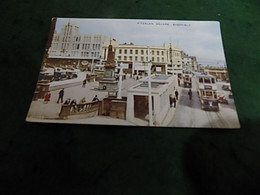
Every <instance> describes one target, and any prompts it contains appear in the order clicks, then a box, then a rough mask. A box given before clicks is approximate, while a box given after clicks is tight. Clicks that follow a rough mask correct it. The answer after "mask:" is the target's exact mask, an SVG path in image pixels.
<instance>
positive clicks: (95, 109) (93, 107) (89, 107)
mask: <svg viewBox="0 0 260 195" xmlns="http://www.w3.org/2000/svg"><path fill="white" fill-rule="evenodd" d="M100 105H101V101H95V102H89V103H85V104H75V105H67V104H63V105H62V106H61V110H60V113H59V117H60V118H67V117H68V116H70V115H77V114H89V117H91V116H92V117H93V116H96V115H98V113H99V109H100Z"/></svg>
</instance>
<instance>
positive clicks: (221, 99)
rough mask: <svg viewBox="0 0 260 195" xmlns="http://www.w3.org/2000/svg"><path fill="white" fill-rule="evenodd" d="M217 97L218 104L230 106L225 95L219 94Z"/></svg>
mask: <svg viewBox="0 0 260 195" xmlns="http://www.w3.org/2000/svg"><path fill="white" fill-rule="evenodd" d="M217 97H218V103H222V104H228V100H227V98H226V96H225V94H224V93H220V92H218V95H217Z"/></svg>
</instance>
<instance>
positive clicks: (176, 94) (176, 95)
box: [175, 89, 179, 100]
mask: <svg viewBox="0 0 260 195" xmlns="http://www.w3.org/2000/svg"><path fill="white" fill-rule="evenodd" d="M178 96H179V92H178V90H177V89H176V91H175V97H176V100H178Z"/></svg>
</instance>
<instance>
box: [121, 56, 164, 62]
mask: <svg viewBox="0 0 260 195" xmlns="http://www.w3.org/2000/svg"><path fill="white" fill-rule="evenodd" d="M118 60H119V61H120V60H124V61H133V60H134V61H141V62H144V61H148V57H143V56H141V57H140V56H118ZM151 60H152V61H153V62H165V61H164V57H162V58H160V57H152V58H151Z"/></svg>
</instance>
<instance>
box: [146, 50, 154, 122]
mask: <svg viewBox="0 0 260 195" xmlns="http://www.w3.org/2000/svg"><path fill="white" fill-rule="evenodd" d="M151 65H152V62H151V60H150V48H149V47H148V64H147V66H148V110H149V126H153V107H152V85H151V67H152V66H151Z"/></svg>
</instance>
